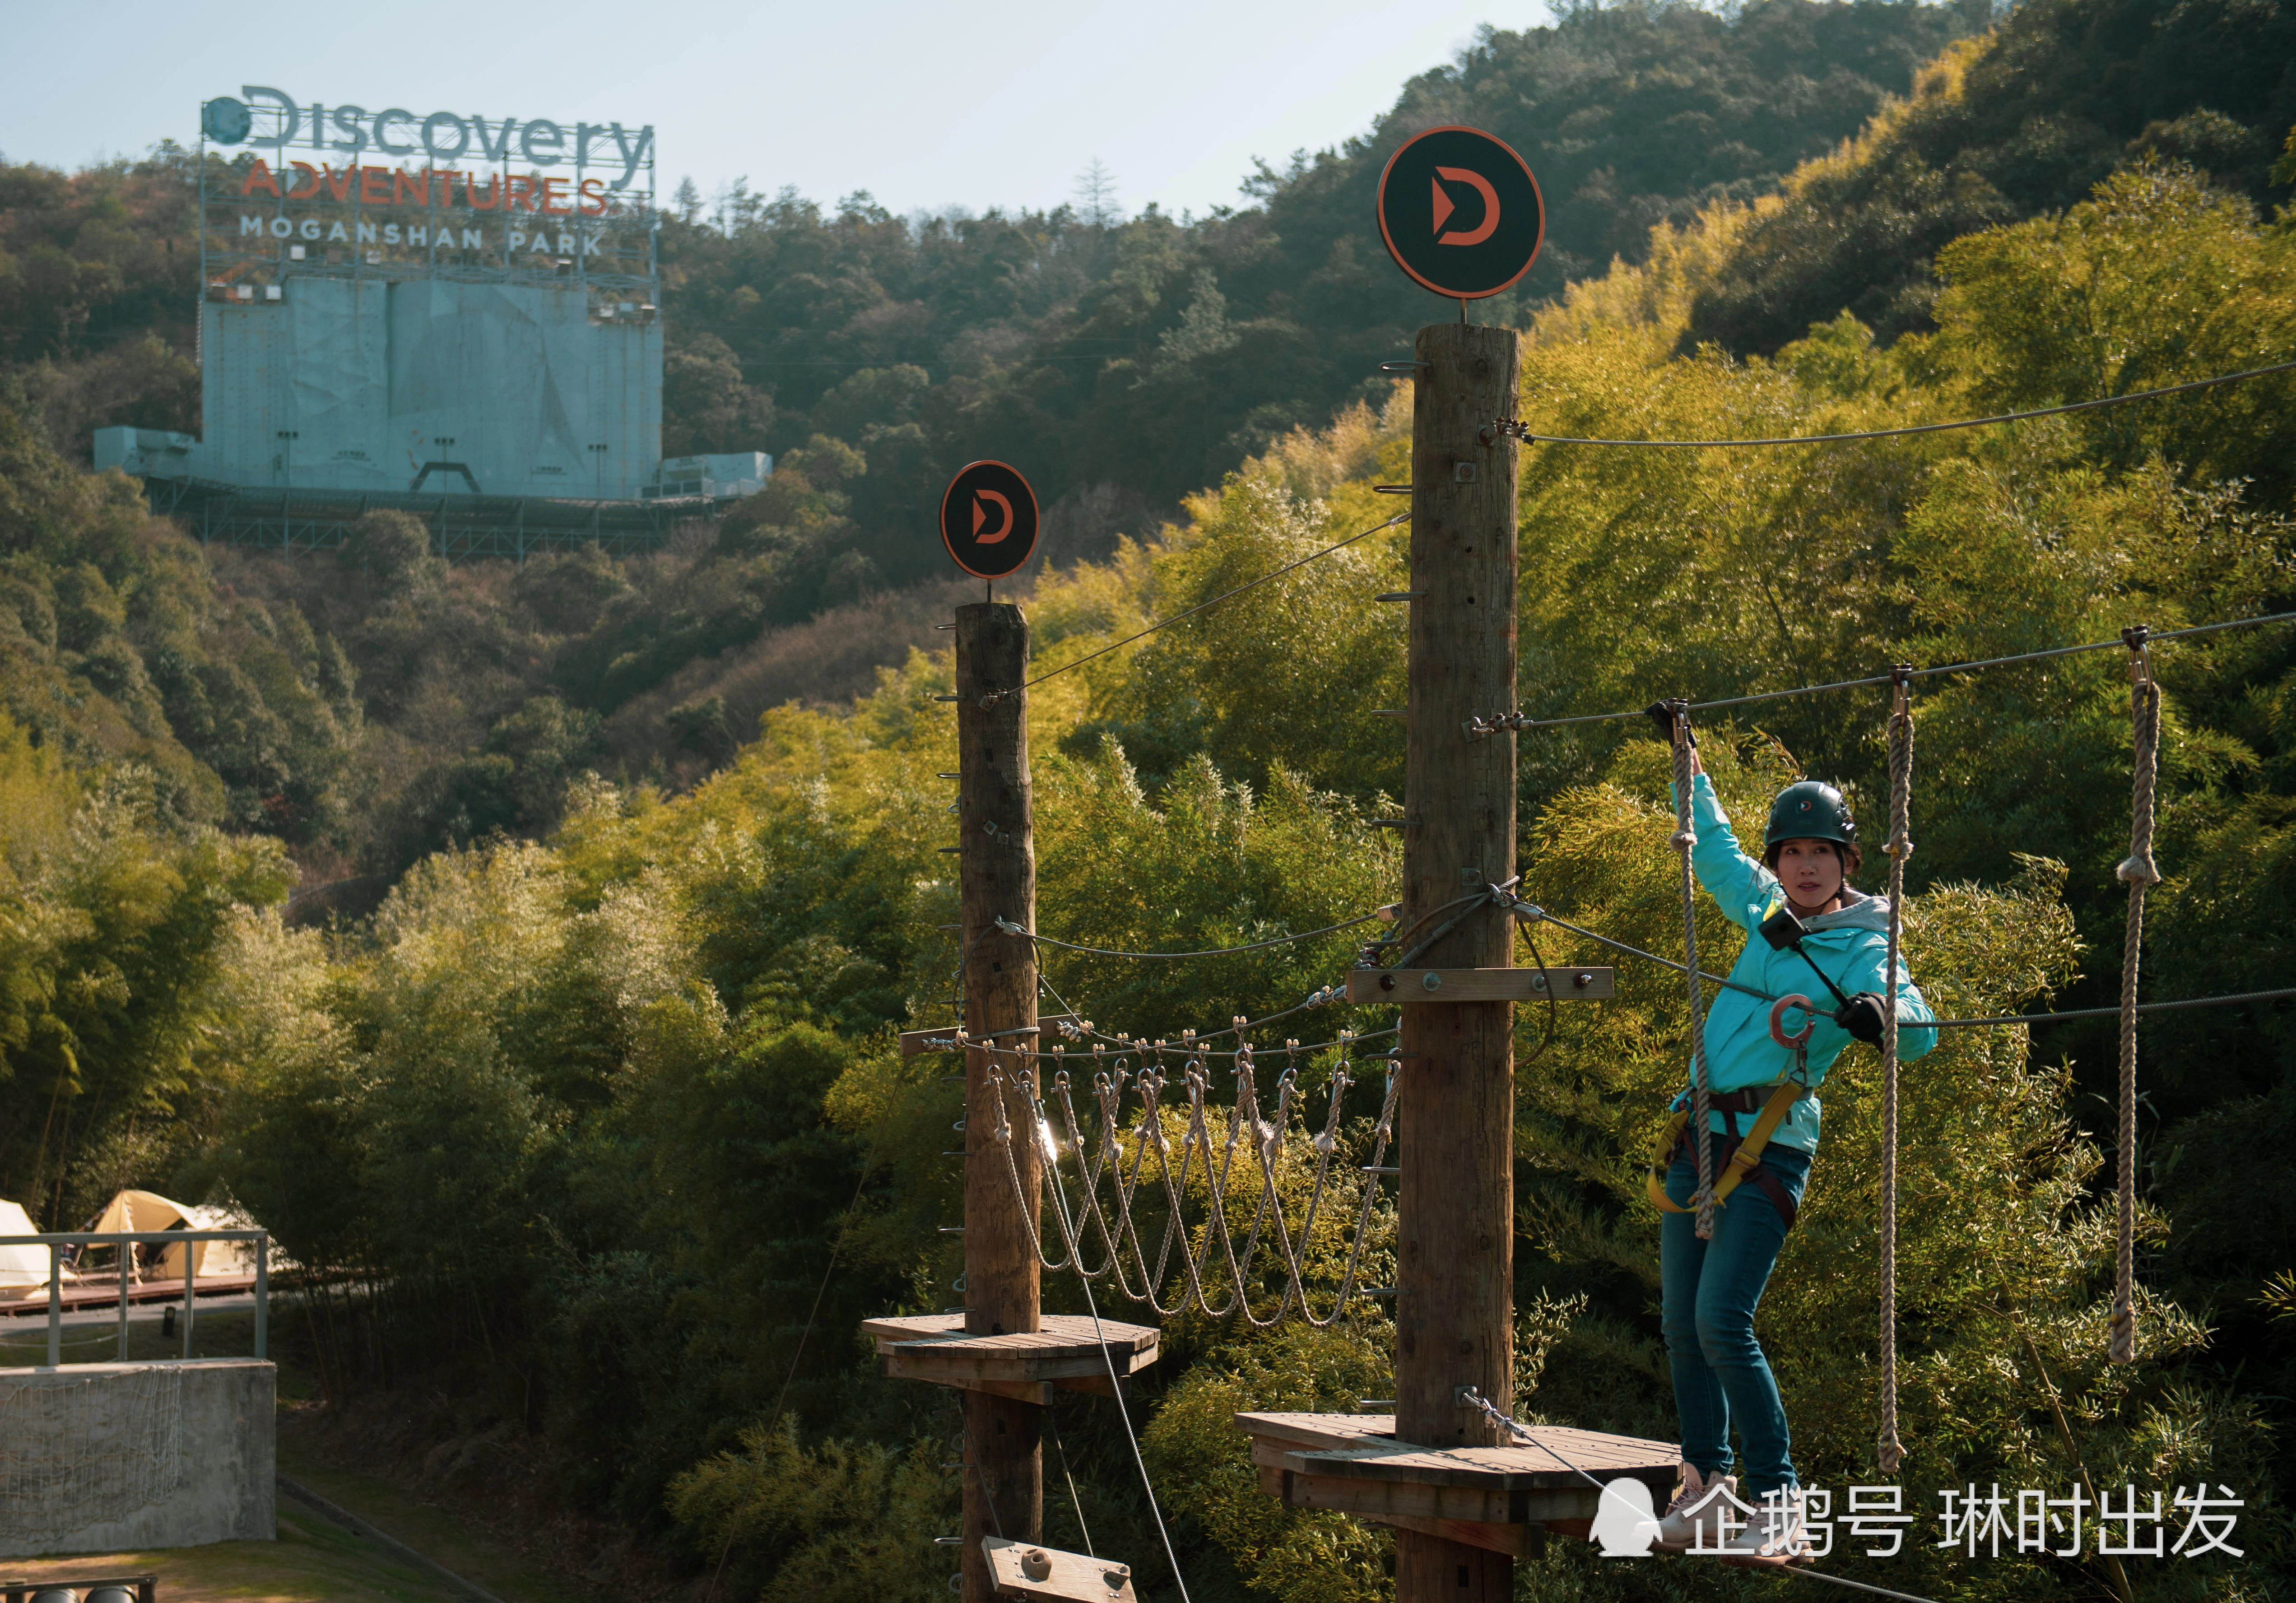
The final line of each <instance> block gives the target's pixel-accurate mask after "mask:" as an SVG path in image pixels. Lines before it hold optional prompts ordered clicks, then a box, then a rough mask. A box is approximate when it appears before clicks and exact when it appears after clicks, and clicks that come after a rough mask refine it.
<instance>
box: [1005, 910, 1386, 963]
mask: <svg viewBox="0 0 2296 1603" xmlns="http://www.w3.org/2000/svg"><path fill="white" fill-rule="evenodd" d="M1377 917H1379V914H1377V913H1376V912H1366V913H1358V914H1357V916H1356V917H1354V918H1352V919H1347V920H1342V921H1341V922H1340V923H1337V924H1326V925H1324V927H1323V928H1321V929H1303V930H1301V931H1300V933H1298V934H1297V935H1279V936H1275V938H1274V939H1272V940H1266V941H1254V942H1252V943H1251V945H1248V946H1214V947H1212V948H1210V950H1208V951H1203V952H1115V951H1111V950H1110V949H1109V948H1108V947H1106V946H1079V945H1077V944H1076V943H1075V942H1073V941H1056V940H1054V938H1053V937H1052V936H1048V935H1037V934H1033V933H1032V932H1030V931H1029V930H1027V929H1023V928H1021V926H1020V925H1018V924H1015V923H1013V921H1012V920H1009V919H998V920H996V928H999V929H1001V930H1003V931H1004V932H1005V934H1006V935H1025V936H1029V939H1031V940H1033V941H1036V942H1037V943H1038V944H1039V945H1046V946H1058V947H1059V948H1060V949H1061V950H1062V951H1063V952H1081V953H1085V954H1086V955H1087V956H1089V957H1131V958H1141V959H1156V960H1164V959H1182V958H1195V957H1232V956H1234V954H1235V953H1239V952H1265V951H1267V949H1268V948H1269V947H1270V946H1288V945H1291V944H1292V942H1294V941H1312V940H1314V939H1315V938H1316V936H1324V935H1336V934H1338V933H1339V932H1340V931H1341V930H1342V929H1353V928H1355V927H1356V926H1357V925H1358V924H1368V923H1370V922H1371V921H1372V920H1374V919H1376V918H1377Z"/></svg>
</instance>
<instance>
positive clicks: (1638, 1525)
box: [1591, 1476, 1658, 1558]
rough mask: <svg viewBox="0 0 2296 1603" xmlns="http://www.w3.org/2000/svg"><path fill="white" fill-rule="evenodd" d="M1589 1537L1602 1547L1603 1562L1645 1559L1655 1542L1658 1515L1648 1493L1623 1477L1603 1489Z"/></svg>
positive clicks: (1646, 1487) (1647, 1490)
mask: <svg viewBox="0 0 2296 1603" xmlns="http://www.w3.org/2000/svg"><path fill="white" fill-rule="evenodd" d="M1591 1534H1592V1535H1593V1537H1594V1539H1595V1541H1596V1542H1601V1543H1602V1544H1603V1558H1644V1557H1646V1556H1647V1555H1648V1554H1649V1552H1650V1550H1651V1543H1652V1542H1655V1541H1657V1540H1658V1514H1657V1511H1656V1510H1655V1509H1654V1508H1653V1507H1652V1502H1651V1489H1650V1488H1649V1487H1648V1486H1646V1485H1644V1484H1643V1483H1642V1482H1640V1481H1635V1480H1628V1479H1627V1478H1626V1477H1625V1476H1620V1477H1619V1478H1618V1479H1617V1480H1614V1481H1612V1482H1611V1483H1610V1484H1608V1485H1606V1486H1604V1487H1603V1502H1602V1506H1601V1507H1600V1508H1598V1509H1596V1510H1595V1528H1594V1530H1593V1532H1592V1533H1591Z"/></svg>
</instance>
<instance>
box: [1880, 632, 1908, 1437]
mask: <svg viewBox="0 0 2296 1603" xmlns="http://www.w3.org/2000/svg"><path fill="white" fill-rule="evenodd" d="M1889 748H1890V844H1889V847H1888V851H1889V855H1890V912H1889V923H1890V931H1889V950H1888V954H1887V956H1886V957H1885V958H1884V959H1883V967H1882V986H1883V988H1884V990H1885V992H1886V998H1885V1000H1886V1002H1887V1004H1888V1005H1887V1006H1886V1007H1885V1008H1884V1009H1883V1010H1882V1251H1881V1263H1880V1264H1879V1265H1878V1266H1877V1278H1878V1279H1879V1280H1880V1281H1881V1288H1882V1296H1881V1309H1880V1316H1879V1321H1878V1322H1879V1332H1878V1334H1879V1337H1880V1346H1881V1363H1880V1369H1881V1375H1880V1378H1879V1382H1880V1383H1879V1386H1878V1387H1877V1389H1878V1391H1879V1393H1880V1396H1879V1399H1878V1402H1879V1415H1880V1417H1879V1419H1877V1420H1876V1422H1875V1427H1874V1461H1875V1462H1876V1463H1878V1464H1879V1465H1880V1466H1881V1469H1882V1474H1883V1475H1895V1474H1896V1473H1897V1472H1898V1465H1899V1464H1900V1463H1902V1462H1904V1461H1905V1456H1906V1449H1905V1444H1904V1443H1903V1442H1901V1441H1900V1440H1899V1439H1898V968H1899V964H1900V961H1901V958H1900V954H1901V953H1902V952H1903V950H1904V946H1905V931H1906V861H1907V858H1909V857H1911V856H1912V855H1914V841H1913V807H1914V709H1913V666H1912V665H1911V664H1910V663H1902V662H1901V663H1898V664H1897V665H1896V666H1895V667H1892V668H1891V669H1890V724H1889Z"/></svg>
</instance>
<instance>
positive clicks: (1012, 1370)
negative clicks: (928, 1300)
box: [861, 1313, 1163, 1402]
mask: <svg viewBox="0 0 2296 1603" xmlns="http://www.w3.org/2000/svg"><path fill="white" fill-rule="evenodd" d="M1039 1322H1040V1323H1041V1324H1042V1326H1043V1329H1037V1330H1008V1331H1004V1332H1000V1333H999V1334H997V1335H995V1336H971V1335H967V1334H966V1333H965V1329H964V1315H963V1314H961V1313H923V1314H909V1315H904V1316H900V1317H896V1318H888V1319H872V1320H864V1321H862V1324H861V1329H862V1330H863V1332H864V1333H865V1334H867V1335H869V1336H872V1337H875V1338H876V1342H877V1353H878V1355H879V1356H880V1357H881V1358H882V1359H884V1361H885V1372H886V1373H887V1374H888V1375H890V1376H894V1377H896V1378H906V1379H911V1380H926V1381H931V1382H932V1383H933V1384H934V1385H937V1386H964V1387H967V1388H969V1389H972V1390H975V1391H987V1392H994V1393H996V1394H998V1395H1000V1396H1008V1397H1014V1398H1018V1399H1019V1400H1021V1401H1022V1402H1041V1401H1043V1400H1044V1399H1043V1388H1044V1387H1045V1386H1062V1387H1064V1388H1067V1389H1070V1390H1075V1391H1099V1392H1106V1391H1108V1390H1109V1389H1110V1382H1109V1367H1110V1363H1111V1360H1112V1361H1113V1362H1114V1365H1115V1370H1116V1373H1117V1374H1118V1375H1119V1376H1124V1375H1132V1374H1136V1373H1138V1372H1139V1371H1140V1370H1144V1369H1146V1368H1147V1367H1148V1366H1149V1365H1150V1364H1152V1363H1153V1362H1156V1356H1157V1343H1158V1342H1159V1341H1160V1339H1161V1337H1162V1335H1163V1332H1162V1331H1160V1330H1159V1329H1157V1328H1156V1327H1155V1326H1153V1325H1129V1324H1126V1323H1124V1322H1123V1321H1119V1320H1112V1319H1104V1320H1103V1321H1100V1326H1099V1330H1098V1332H1097V1334H1095V1329H1094V1327H1093V1321H1091V1320H1090V1319H1088V1318H1087V1317H1085V1316H1084V1315H1082V1314H1074V1313H1048V1314H1046V1315H1045V1316H1044V1317H1043V1319H1042V1320H1041V1321H1039ZM1103 1340H1104V1341H1105V1343H1106V1346H1107V1352H1106V1355H1105V1356H1103V1353H1102V1344H1103Z"/></svg>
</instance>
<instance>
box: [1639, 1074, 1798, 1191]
mask: <svg viewBox="0 0 2296 1603" xmlns="http://www.w3.org/2000/svg"><path fill="white" fill-rule="evenodd" d="M1808 1089H1809V1087H1808V1086H1807V1085H1804V1084H1800V1082H1798V1081H1794V1080H1781V1081H1779V1082H1778V1084H1776V1085H1775V1087H1773V1088H1772V1090H1771V1092H1770V1098H1769V1100H1768V1101H1767V1102H1764V1103H1763V1104H1762V1111H1761V1115H1760V1116H1759V1117H1758V1118H1756V1119H1755V1121H1754V1128H1753V1130H1752V1131H1751V1133H1749V1134H1748V1135H1747V1137H1746V1139H1745V1140H1743V1141H1741V1142H1739V1143H1738V1149H1737V1150H1736V1151H1735V1152H1733V1153H1732V1154H1730V1161H1729V1163H1728V1164H1727V1165H1725V1166H1724V1173H1723V1174H1722V1175H1721V1177H1720V1178H1719V1179H1718V1180H1716V1181H1715V1182H1714V1201H1715V1204H1716V1206H1720V1205H1721V1204H1722V1203H1723V1201H1724V1200H1725V1199H1726V1198H1728V1197H1729V1195H1730V1193H1731V1192H1733V1191H1734V1190H1737V1189H1738V1182H1740V1181H1742V1180H1743V1179H1745V1178H1746V1176H1747V1175H1749V1174H1752V1173H1753V1172H1754V1165H1756V1164H1758V1163H1759V1162H1761V1161H1762V1149H1763V1148H1765V1147H1767V1146H1768V1145H1769V1144H1770V1137H1772V1136H1773V1135H1775V1134H1776V1133H1778V1126H1779V1125H1783V1124H1784V1123H1785V1120H1786V1115H1787V1114H1789V1113H1791V1112H1792V1110H1793V1105H1794V1104H1795V1103H1796V1102H1798V1101H1800V1100H1801V1095H1802V1092H1805V1091H1808ZM1689 1126H1690V1110H1689V1109H1688V1108H1684V1109H1683V1110H1682V1111H1681V1112H1679V1113H1677V1114H1676V1115H1674V1116H1672V1117H1671V1118H1669V1119H1668V1120H1667V1122H1666V1125H1665V1127H1664V1128H1663V1129H1661V1131H1660V1133H1659V1139H1658V1146H1657V1148H1656V1149H1655V1150H1653V1151H1652V1153H1651V1165H1650V1199H1651V1203H1652V1206H1655V1207H1657V1208H1658V1209H1659V1210H1660V1211H1661V1212H1663V1213H1669V1214H1687V1213H1692V1212H1694V1211H1695V1209H1694V1207H1677V1206H1675V1204H1674V1203H1672V1202H1670V1201H1669V1200H1668V1199H1667V1195H1666V1172H1667V1168H1668V1166H1669V1165H1671V1164H1672V1163H1673V1161H1674V1149H1675V1147H1676V1146H1677V1144H1678V1143H1679V1142H1680V1141H1681V1140H1682V1133H1683V1132H1684V1131H1685V1130H1686V1129H1688V1128H1689Z"/></svg>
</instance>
